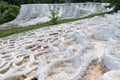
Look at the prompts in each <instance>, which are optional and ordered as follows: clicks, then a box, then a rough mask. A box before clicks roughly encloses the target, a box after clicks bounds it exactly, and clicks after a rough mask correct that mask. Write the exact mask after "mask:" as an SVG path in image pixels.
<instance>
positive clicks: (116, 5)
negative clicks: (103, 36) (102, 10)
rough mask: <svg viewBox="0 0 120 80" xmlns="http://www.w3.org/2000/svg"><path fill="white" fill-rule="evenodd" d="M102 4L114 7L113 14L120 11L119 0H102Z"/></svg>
mask: <svg viewBox="0 0 120 80" xmlns="http://www.w3.org/2000/svg"><path fill="white" fill-rule="evenodd" d="M102 2H107V3H110V5H109V6H108V7H110V8H111V7H114V11H115V12H117V11H118V10H120V0H102Z"/></svg>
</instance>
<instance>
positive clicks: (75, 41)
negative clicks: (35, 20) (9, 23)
mask: <svg viewBox="0 0 120 80" xmlns="http://www.w3.org/2000/svg"><path fill="white" fill-rule="evenodd" d="M114 20H115V21H114ZM119 21H120V13H114V14H109V15H108V14H106V15H105V16H104V17H97V16H96V17H93V18H90V19H85V20H81V21H76V22H71V23H65V24H60V25H54V26H49V27H45V28H41V29H37V30H33V31H29V32H24V33H20V34H15V35H12V36H9V37H6V38H1V39H0V78H1V80H115V79H113V78H116V76H117V77H118V80H119V78H120V77H119V69H120V42H119V41H120V35H119V34H120V29H119V26H118V24H120V23H119ZM114 23H116V25H115V24H114ZM102 31H103V32H102ZM112 70H115V71H112ZM108 71H111V72H108ZM104 73H105V74H104ZM109 76H114V77H109Z"/></svg>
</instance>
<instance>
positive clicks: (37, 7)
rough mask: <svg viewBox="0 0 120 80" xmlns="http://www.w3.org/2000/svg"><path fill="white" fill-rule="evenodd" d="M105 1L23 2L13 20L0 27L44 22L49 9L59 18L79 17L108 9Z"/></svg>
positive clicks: (47, 18)
mask: <svg viewBox="0 0 120 80" xmlns="http://www.w3.org/2000/svg"><path fill="white" fill-rule="evenodd" d="M106 5H108V4H105V3H67V4H25V5H22V6H21V9H20V13H19V15H18V16H17V18H16V19H15V20H14V21H11V22H9V23H6V24H3V25H1V26H0V28H1V29H5V28H11V27H21V26H29V25H35V24H40V23H44V22H47V21H49V20H50V18H49V17H50V10H53V9H56V10H58V12H59V19H66V18H80V17H83V16H87V15H90V14H94V13H99V12H105V11H109V10H110V9H108V8H105V6H106Z"/></svg>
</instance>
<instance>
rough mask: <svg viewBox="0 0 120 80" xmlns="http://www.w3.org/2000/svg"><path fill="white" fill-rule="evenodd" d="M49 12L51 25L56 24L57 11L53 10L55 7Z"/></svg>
mask: <svg viewBox="0 0 120 80" xmlns="http://www.w3.org/2000/svg"><path fill="white" fill-rule="evenodd" d="M50 14H51V16H50V18H51V20H50V22H51V24H53V25H54V24H57V21H58V11H57V10H55V9H53V10H50Z"/></svg>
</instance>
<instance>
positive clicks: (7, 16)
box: [0, 5, 19, 24]
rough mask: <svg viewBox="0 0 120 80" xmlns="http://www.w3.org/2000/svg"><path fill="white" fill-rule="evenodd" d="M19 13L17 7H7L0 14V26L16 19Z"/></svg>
mask: <svg viewBox="0 0 120 80" xmlns="http://www.w3.org/2000/svg"><path fill="white" fill-rule="evenodd" d="M18 13H19V7H18V6H15V5H9V6H8V9H6V10H5V11H4V13H2V14H1V19H0V24H2V23H5V22H8V21H11V20H13V19H15V18H16V16H17V15H18Z"/></svg>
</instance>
